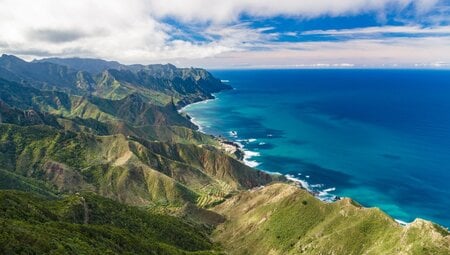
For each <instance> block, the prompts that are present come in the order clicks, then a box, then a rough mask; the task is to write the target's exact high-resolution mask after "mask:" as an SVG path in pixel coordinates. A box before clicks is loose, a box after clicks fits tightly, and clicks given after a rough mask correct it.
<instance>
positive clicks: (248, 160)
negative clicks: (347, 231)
mask: <svg viewBox="0 0 450 255" xmlns="http://www.w3.org/2000/svg"><path fill="white" fill-rule="evenodd" d="M233 89H234V88H233ZM222 92H226V91H220V92H217V93H214V94H212V95H213V96H214V98H212V99H206V100H202V101H198V102H194V103H191V104H188V105H185V106H183V107H182V108H180V109H179V110H178V111H179V112H180V113H183V114H185V115H186V116H188V118H189V120H190V121H191V122H192V123H193V124H194V125H196V126H197V127H198V131H199V132H202V133H204V134H208V133H205V129H204V127H203V126H202V124H201V123H199V122H198V121H196V119H195V117H192V116H190V115H189V114H188V112H187V111H186V110H187V109H186V108H189V107H191V106H193V105H197V104H207V103H209V102H211V101H213V100H216V99H218V97H217V96H216V94H218V93H222ZM208 135H212V134H208ZM212 136H213V137H214V138H215V139H217V140H218V141H219V142H220V143H221V145H222V146H225V147H229V148H231V147H233V148H234V149H235V150H236V151H239V152H240V153H241V157H239V158H237V159H238V160H240V161H241V162H242V163H244V164H245V165H247V166H249V167H252V168H257V167H258V165H260V163H259V162H258V161H256V160H254V159H253V158H254V157H257V156H260V154H259V152H255V151H250V150H247V149H246V148H245V145H244V143H251V142H256V141H257V140H256V139H253V138H248V139H245V138H242V139H240V138H239V136H238V133H237V132H236V131H234V130H231V131H229V138H228V137H223V136H222V135H212ZM230 146H231V147H230ZM225 151H226V149H225ZM259 170H261V171H264V172H266V173H268V174H275V175H283V176H284V177H286V179H287V180H288V182H290V183H292V184H294V185H295V186H297V187H298V188H301V189H304V190H307V191H308V192H309V193H310V194H312V195H313V196H314V197H316V198H317V199H319V200H321V201H323V202H326V203H331V202H335V201H339V200H341V199H343V198H345V197H340V196H337V195H333V194H331V193H332V192H333V191H334V190H335V188H334V187H331V188H326V189H323V188H322V189H320V188H321V187H322V186H323V185H321V184H310V183H308V181H306V180H302V179H301V178H300V176H301V175H300V174H298V176H294V175H292V174H282V173H280V172H273V171H267V170H262V169H259ZM305 177H306V178H308V177H309V176H305ZM350 199H351V198H350ZM386 214H387V215H388V216H389V217H391V218H392V219H393V221H394V222H395V223H396V224H399V225H400V226H408V225H410V224H411V223H412V222H413V221H411V222H406V221H403V220H400V219H397V218H394V217H392V216H391V215H390V214H388V213H386ZM416 219H417V218H416ZM444 228H445V227H444Z"/></svg>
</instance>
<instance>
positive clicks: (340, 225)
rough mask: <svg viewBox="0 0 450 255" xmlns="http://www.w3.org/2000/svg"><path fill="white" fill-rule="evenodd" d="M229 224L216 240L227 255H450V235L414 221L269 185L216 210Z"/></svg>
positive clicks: (277, 185)
mask: <svg viewBox="0 0 450 255" xmlns="http://www.w3.org/2000/svg"><path fill="white" fill-rule="evenodd" d="M214 210H215V211H216V212H219V213H222V214H224V215H225V216H226V217H227V218H228V221H227V222H226V223H224V224H223V225H221V226H219V227H218V228H217V229H216V230H215V232H214V235H213V236H214V240H216V241H218V242H220V243H221V244H223V245H224V247H225V248H226V250H228V251H229V252H230V254H450V235H449V233H448V231H446V230H444V229H442V228H440V227H438V226H437V225H435V224H433V223H431V222H428V221H424V220H420V219H417V220H415V221H414V222H413V223H411V224H410V225H408V226H406V227H402V226H400V225H399V224H398V223H396V222H395V221H394V220H393V219H392V218H390V217H389V216H387V215H386V214H385V213H383V212H382V211H380V210H379V209H377V208H363V207H361V206H359V205H357V204H356V203H354V202H353V201H352V200H350V199H343V200H340V201H338V202H335V203H324V202H321V201H319V200H318V199H316V198H314V197H313V196H312V195H311V194H309V193H308V192H307V191H305V190H302V189H299V188H297V187H294V186H291V185H288V184H273V185H270V186H267V187H265V188H262V189H257V190H251V191H247V192H243V193H242V194H239V195H237V196H235V197H233V198H231V199H230V200H228V201H226V202H224V203H223V204H220V205H218V206H217V207H215V209H214Z"/></svg>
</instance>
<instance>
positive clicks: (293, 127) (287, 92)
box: [184, 70, 450, 227]
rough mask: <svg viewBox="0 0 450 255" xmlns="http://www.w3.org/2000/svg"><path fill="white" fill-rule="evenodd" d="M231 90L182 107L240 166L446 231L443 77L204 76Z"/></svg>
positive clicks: (449, 152) (449, 118)
mask: <svg viewBox="0 0 450 255" xmlns="http://www.w3.org/2000/svg"><path fill="white" fill-rule="evenodd" d="M213 74H214V75H215V76H216V77H219V78H220V79H223V80H228V81H229V84H230V85H232V86H233V87H234V88H235V89H234V90H232V91H226V92H222V93H219V94H217V95H216V96H217V99H216V100H211V101H207V102H201V103H198V104H193V105H190V106H188V107H187V108H185V109H184V111H186V112H187V113H188V114H189V115H190V116H192V117H193V118H194V122H196V123H198V124H199V125H200V126H201V128H202V131H203V132H206V133H211V134H215V135H222V136H225V137H227V138H229V139H231V140H234V141H237V142H240V143H241V144H242V145H243V146H244V148H245V150H246V151H247V158H246V162H247V164H249V165H252V166H256V167H257V168H259V169H262V170H265V171H271V172H279V173H283V174H288V175H289V176H291V177H294V178H297V179H300V180H302V181H304V182H306V183H307V184H308V185H309V188H310V189H311V190H313V191H314V192H316V193H317V194H318V195H319V196H320V197H321V198H322V199H324V200H327V199H330V198H332V197H333V196H346V197H352V198H354V199H355V200H356V201H358V202H359V203H361V204H363V205H364V206H377V207H380V208H381V209H382V210H384V211H386V212H387V213H388V214H390V215H391V216H392V217H394V218H396V219H399V220H402V221H406V222H410V221H412V220H413V219H414V218H416V217H420V218H424V219H428V220H432V221H435V222H438V223H440V224H442V225H444V226H447V227H448V226H450V213H449V212H450V199H449V198H450V185H449V181H450V163H449V162H450V71H435V70H428V71H420V70H233V71H213Z"/></svg>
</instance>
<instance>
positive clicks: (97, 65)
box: [32, 58, 125, 75]
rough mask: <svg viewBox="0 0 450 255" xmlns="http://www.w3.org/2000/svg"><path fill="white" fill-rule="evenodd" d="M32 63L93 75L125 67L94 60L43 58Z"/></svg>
mask: <svg viewBox="0 0 450 255" xmlns="http://www.w3.org/2000/svg"><path fill="white" fill-rule="evenodd" d="M32 63H53V64H57V65H63V66H67V67H69V68H71V69H73V70H77V71H85V72H88V73H91V74H93V75H97V74H99V73H101V72H103V71H104V70H107V69H117V70H120V69H122V68H123V67H125V65H122V64H120V63H119V62H116V61H106V60H102V59H94V58H43V59H39V60H33V61H32Z"/></svg>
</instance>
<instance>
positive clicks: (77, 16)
mask: <svg viewBox="0 0 450 255" xmlns="http://www.w3.org/2000/svg"><path fill="white" fill-rule="evenodd" d="M443 2H444V3H443ZM445 8H447V9H445ZM436 10H440V11H436ZM445 10H447V11H445ZM448 12H450V8H448V4H447V5H445V1H439V0H315V1H307V0H284V1H271V0H258V1H255V0H240V1H238V0H227V1H217V0H208V1H206V0H189V1H187V0H184V1H183V0H164V1H162V0H160V1H156V0H127V1H122V0H108V1H107V0H77V1H75V0H67V1H60V0H36V1H27V0H0V31H1V33H2V36H1V37H0V53H9V54H16V55H19V56H21V57H24V58H26V59H29V60H30V59H33V58H42V57H49V56H61V57H71V56H79V57H97V58H105V59H110V60H118V61H122V62H124V63H144V64H146V63H160V62H172V63H174V64H177V65H182V66H191V65H197V66H203V67H210V68H230V67H305V66H306V67H307V66H319V67H326V66H345V67H348V66H364V65H365V66H383V65H388V66H389V65H390V66H394V65H397V64H399V65H405V66H414V65H416V66H421V67H423V66H434V65H436V63H440V66H441V67H442V66H445V65H446V64H445V63H450V48H449V46H448V45H450V39H449V38H450V29H449V27H450V26H449V25H448V24H442V23H445V22H447V20H448V19H446V18H445V17H446V16H448V15H447V14H448ZM402 13H407V15H406V16H407V17H410V18H407V20H406V21H402V22H401V23H402V24H396V25H386V24H380V25H379V26H373V25H365V24H361V26H362V27H356V28H341V29H320V30H317V29H314V30H304V29H303V28H302V26H301V21H303V20H314V19H320V18H323V17H328V18H330V19H331V20H332V19H333V17H350V18H351V17H356V16H358V15H363V14H364V15H365V14H367V15H369V14H370V15H375V16H377V17H382V16H389V15H390V16H392V15H394V16H396V15H397V16H398V15H401V14H402ZM430 13H431V14H433V15H431V14H430ZM403 16H405V15H403ZM403 16H402V17H403ZM275 17H284V18H289V19H293V20H297V21H298V22H299V24H300V25H299V26H298V28H297V29H296V30H295V31H282V30H283V29H282V28H283V26H284V24H283V23H282V22H281V23H280V24H278V25H277V26H273V25H269V24H265V23H264V20H266V19H272V18H275ZM411 17H412V18H411ZM416 18H418V19H426V20H427V22H428V23H430V22H431V23H433V22H434V23H433V24H431V25H429V24H428V25H427V26H424V25H423V24H421V23H416V22H415V20H416ZM398 19H400V18H398ZM254 21H255V22H254ZM256 21H258V22H259V25H258V26H255V23H256ZM286 38H288V39H289V40H287V39H286ZM311 38H312V39H311ZM411 52H413V53H414V54H411Z"/></svg>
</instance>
